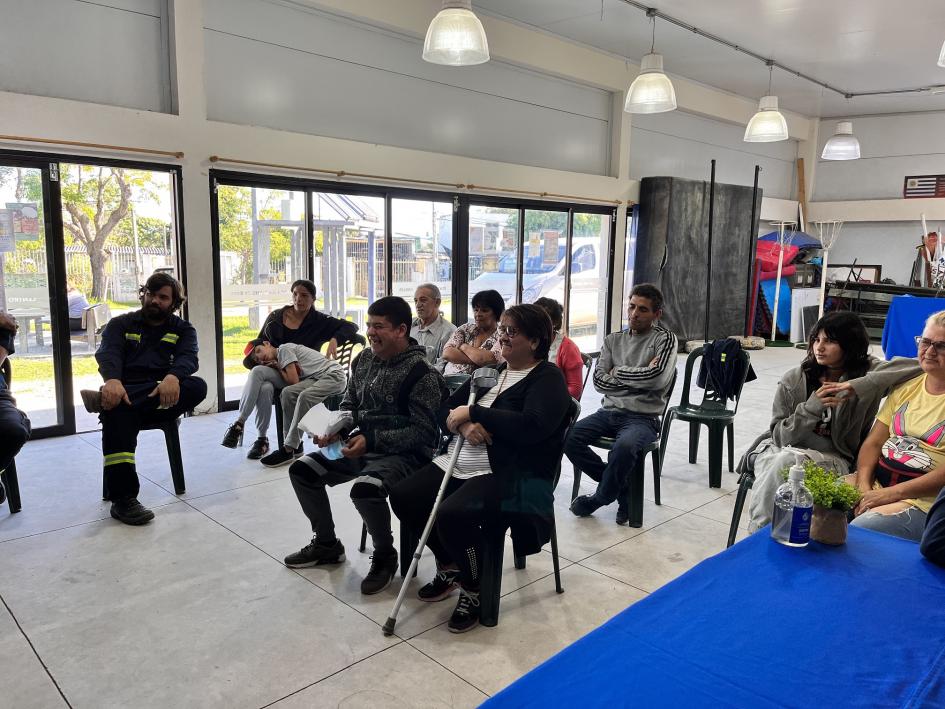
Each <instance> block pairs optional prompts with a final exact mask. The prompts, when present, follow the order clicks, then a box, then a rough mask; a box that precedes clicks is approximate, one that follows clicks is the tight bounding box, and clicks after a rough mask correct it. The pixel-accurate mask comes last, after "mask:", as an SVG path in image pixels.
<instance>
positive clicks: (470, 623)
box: [446, 588, 479, 633]
mask: <svg viewBox="0 0 945 709" xmlns="http://www.w3.org/2000/svg"><path fill="white" fill-rule="evenodd" d="M477 625H479V591H467V590H466V589H465V588H461V589H459V602H458V603H457V604H456V610H454V611H453V615H451V616H450V622H449V624H448V625H447V626H446V627H447V628H448V629H449V631H450V632H451V633H465V632H466V631H467V630H472V629H473V628H475V627H476V626H477Z"/></svg>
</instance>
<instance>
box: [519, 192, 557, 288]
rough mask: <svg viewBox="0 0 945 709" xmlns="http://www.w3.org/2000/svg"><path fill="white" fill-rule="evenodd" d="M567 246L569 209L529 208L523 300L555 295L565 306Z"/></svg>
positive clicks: (526, 218) (523, 270) (526, 227)
mask: <svg viewBox="0 0 945 709" xmlns="http://www.w3.org/2000/svg"><path fill="white" fill-rule="evenodd" d="M567 246H568V213H567V212H551V211H547V210H538V209H526V210H525V246H524V249H525V255H524V258H523V262H524V263H523V265H522V301H521V302H523V303H534V302H535V301H536V300H538V299H539V298H553V299H554V300H557V301H558V302H559V303H561V306H562V307H564V274H565V269H566V267H567V264H566V259H565V255H566V252H567Z"/></svg>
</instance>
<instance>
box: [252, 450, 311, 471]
mask: <svg viewBox="0 0 945 709" xmlns="http://www.w3.org/2000/svg"><path fill="white" fill-rule="evenodd" d="M301 457H302V446H301V445H300V446H299V447H298V448H293V449H292V451H291V452H289V451H287V450H286V449H285V447H282V448H280V449H279V450H277V451H273V452H272V453H270V454H269V455H267V456H265V457H263V458H260V459H259V462H260V463H262V464H263V465H265V466H266V467H267V468H279V467H281V466H283V465H285V464H286V463H291V462H292V461H293V460H297V459H299V458H301Z"/></svg>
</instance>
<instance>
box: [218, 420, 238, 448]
mask: <svg viewBox="0 0 945 709" xmlns="http://www.w3.org/2000/svg"><path fill="white" fill-rule="evenodd" d="M220 445H221V446H223V447H224V448H236V446H241V445H243V426H242V425H240V424H239V423H231V424H230V426H229V428H227V429H226V433H224V434H223V440H222V441H221V442H220Z"/></svg>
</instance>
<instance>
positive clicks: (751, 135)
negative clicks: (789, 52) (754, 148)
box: [743, 59, 788, 143]
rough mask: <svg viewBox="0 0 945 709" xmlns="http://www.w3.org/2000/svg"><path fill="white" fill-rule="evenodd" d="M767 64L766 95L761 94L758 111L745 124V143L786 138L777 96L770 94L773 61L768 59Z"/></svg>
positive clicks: (786, 132)
mask: <svg viewBox="0 0 945 709" xmlns="http://www.w3.org/2000/svg"><path fill="white" fill-rule="evenodd" d="M765 63H766V64H767V65H768V95H767V96H762V97H761V100H760V101H759V102H758V112H757V113H756V114H755V115H754V116H752V117H751V120H750V121H748V125H747V126H745V137H744V138H743V140H744V141H745V142H746V143H775V142H777V141H779V140H787V139H788V129H787V121H785V120H784V116H782V115H781V112H780V111H779V110H778V97H777V96H771V75H772V73H773V71H774V62H773V61H771V60H770V59H769V60H768V61H767V62H765Z"/></svg>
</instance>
